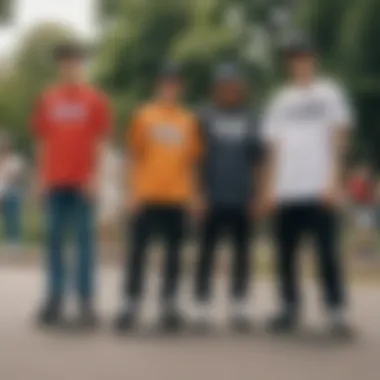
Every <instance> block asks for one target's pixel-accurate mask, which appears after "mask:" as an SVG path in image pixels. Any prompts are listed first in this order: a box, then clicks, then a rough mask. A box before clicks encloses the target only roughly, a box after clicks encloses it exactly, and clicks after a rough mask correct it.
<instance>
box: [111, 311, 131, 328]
mask: <svg viewBox="0 0 380 380" xmlns="http://www.w3.org/2000/svg"><path fill="white" fill-rule="evenodd" d="M135 326H136V315H135V313H133V312H126V311H123V312H121V313H120V314H119V315H118V316H117V317H116V319H115V322H114V328H115V331H116V332H119V333H123V332H127V331H130V330H132V329H133V328H134V327H135Z"/></svg>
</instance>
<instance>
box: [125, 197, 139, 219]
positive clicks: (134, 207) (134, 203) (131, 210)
mask: <svg viewBox="0 0 380 380" xmlns="http://www.w3.org/2000/svg"><path fill="white" fill-rule="evenodd" d="M140 208H141V203H140V201H139V200H138V199H137V198H135V197H133V196H130V197H128V198H127V200H126V202H125V212H126V213H127V215H135V214H137V213H138V212H139V210H140Z"/></svg>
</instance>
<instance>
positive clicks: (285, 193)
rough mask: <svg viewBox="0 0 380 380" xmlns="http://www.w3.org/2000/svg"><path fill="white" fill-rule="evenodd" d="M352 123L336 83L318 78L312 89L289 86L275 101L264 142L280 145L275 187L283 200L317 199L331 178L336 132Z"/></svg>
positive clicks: (342, 94)
mask: <svg viewBox="0 0 380 380" xmlns="http://www.w3.org/2000/svg"><path fill="white" fill-rule="evenodd" d="M351 124H352V113H351V108H350V106H349V104H348V102H347V100H346V97H345V95H344V92H343V91H342V89H341V88H340V86H338V85H337V84H336V83H334V82H332V81H330V80H326V79H319V80H316V81H315V82H314V83H312V84H311V85H310V86H307V87H300V86H294V85H292V86H291V85H289V86H287V87H285V88H283V89H282V90H280V91H279V92H278V93H277V94H275V96H274V98H273V99H272V100H271V101H270V104H269V107H268V109H267V112H266V115H265V117H264V122H263V134H264V139H265V140H266V141H268V142H270V143H273V144H274V145H275V149H276V155H275V160H276V162H275V168H276V174H275V183H276V184H275V187H276V197H277V198H278V200H279V201H285V202H286V201H291V202H293V201H299V200H300V201H302V200H313V199H317V198H319V197H320V196H321V194H322V192H323V191H324V189H325V187H326V186H327V185H328V181H329V180H330V178H331V175H332V172H331V171H332V169H333V159H334V158H333V155H334V148H333V144H334V132H335V131H336V130H337V129H339V128H348V127H349V126H350V125H351Z"/></svg>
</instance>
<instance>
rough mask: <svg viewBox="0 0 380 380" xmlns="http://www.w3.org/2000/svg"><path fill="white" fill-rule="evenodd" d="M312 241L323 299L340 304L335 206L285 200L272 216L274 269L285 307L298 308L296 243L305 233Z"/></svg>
mask: <svg viewBox="0 0 380 380" xmlns="http://www.w3.org/2000/svg"><path fill="white" fill-rule="evenodd" d="M307 234H308V235H310V236H311V237H312V239H313V241H314V243H315V248H316V249H315V253H316V257H317V261H318V267H319V278H320V282H321V285H322V290H323V295H324V300H325V303H326V305H327V306H328V307H329V308H331V309H335V308H339V307H341V306H342V305H343V302H344V295H343V284H342V276H341V265H340V263H339V252H338V230H337V216H336V213H335V210H333V209H329V208H327V207H325V206H323V205H321V204H318V203H317V202H315V203H304V204H294V205H292V204H289V205H283V206H281V207H280V208H279V210H278V212H277V215H276V218H275V240H276V246H277V273H278V280H279V288H280V295H281V298H282V301H283V302H284V306H285V308H286V309H287V310H291V311H294V312H295V313H297V312H298V310H299V302H300V300H299V298H300V297H299V286H298V280H299V277H300V276H299V273H298V263H299V260H298V246H299V243H300V241H301V239H302V238H303V237H304V236H305V235H307Z"/></svg>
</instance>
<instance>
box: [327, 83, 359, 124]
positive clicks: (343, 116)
mask: <svg viewBox="0 0 380 380" xmlns="http://www.w3.org/2000/svg"><path fill="white" fill-rule="evenodd" d="M329 107H330V109H329V111H330V118H331V124H332V126H333V127H334V128H340V129H341V128H350V127H351V126H352V124H353V121H354V115H353V107H352V105H351V102H350V101H349V100H348V97H347V95H346V94H345V92H344V91H343V89H342V88H340V87H338V86H334V87H333V88H332V89H331V101H330V102H329Z"/></svg>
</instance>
